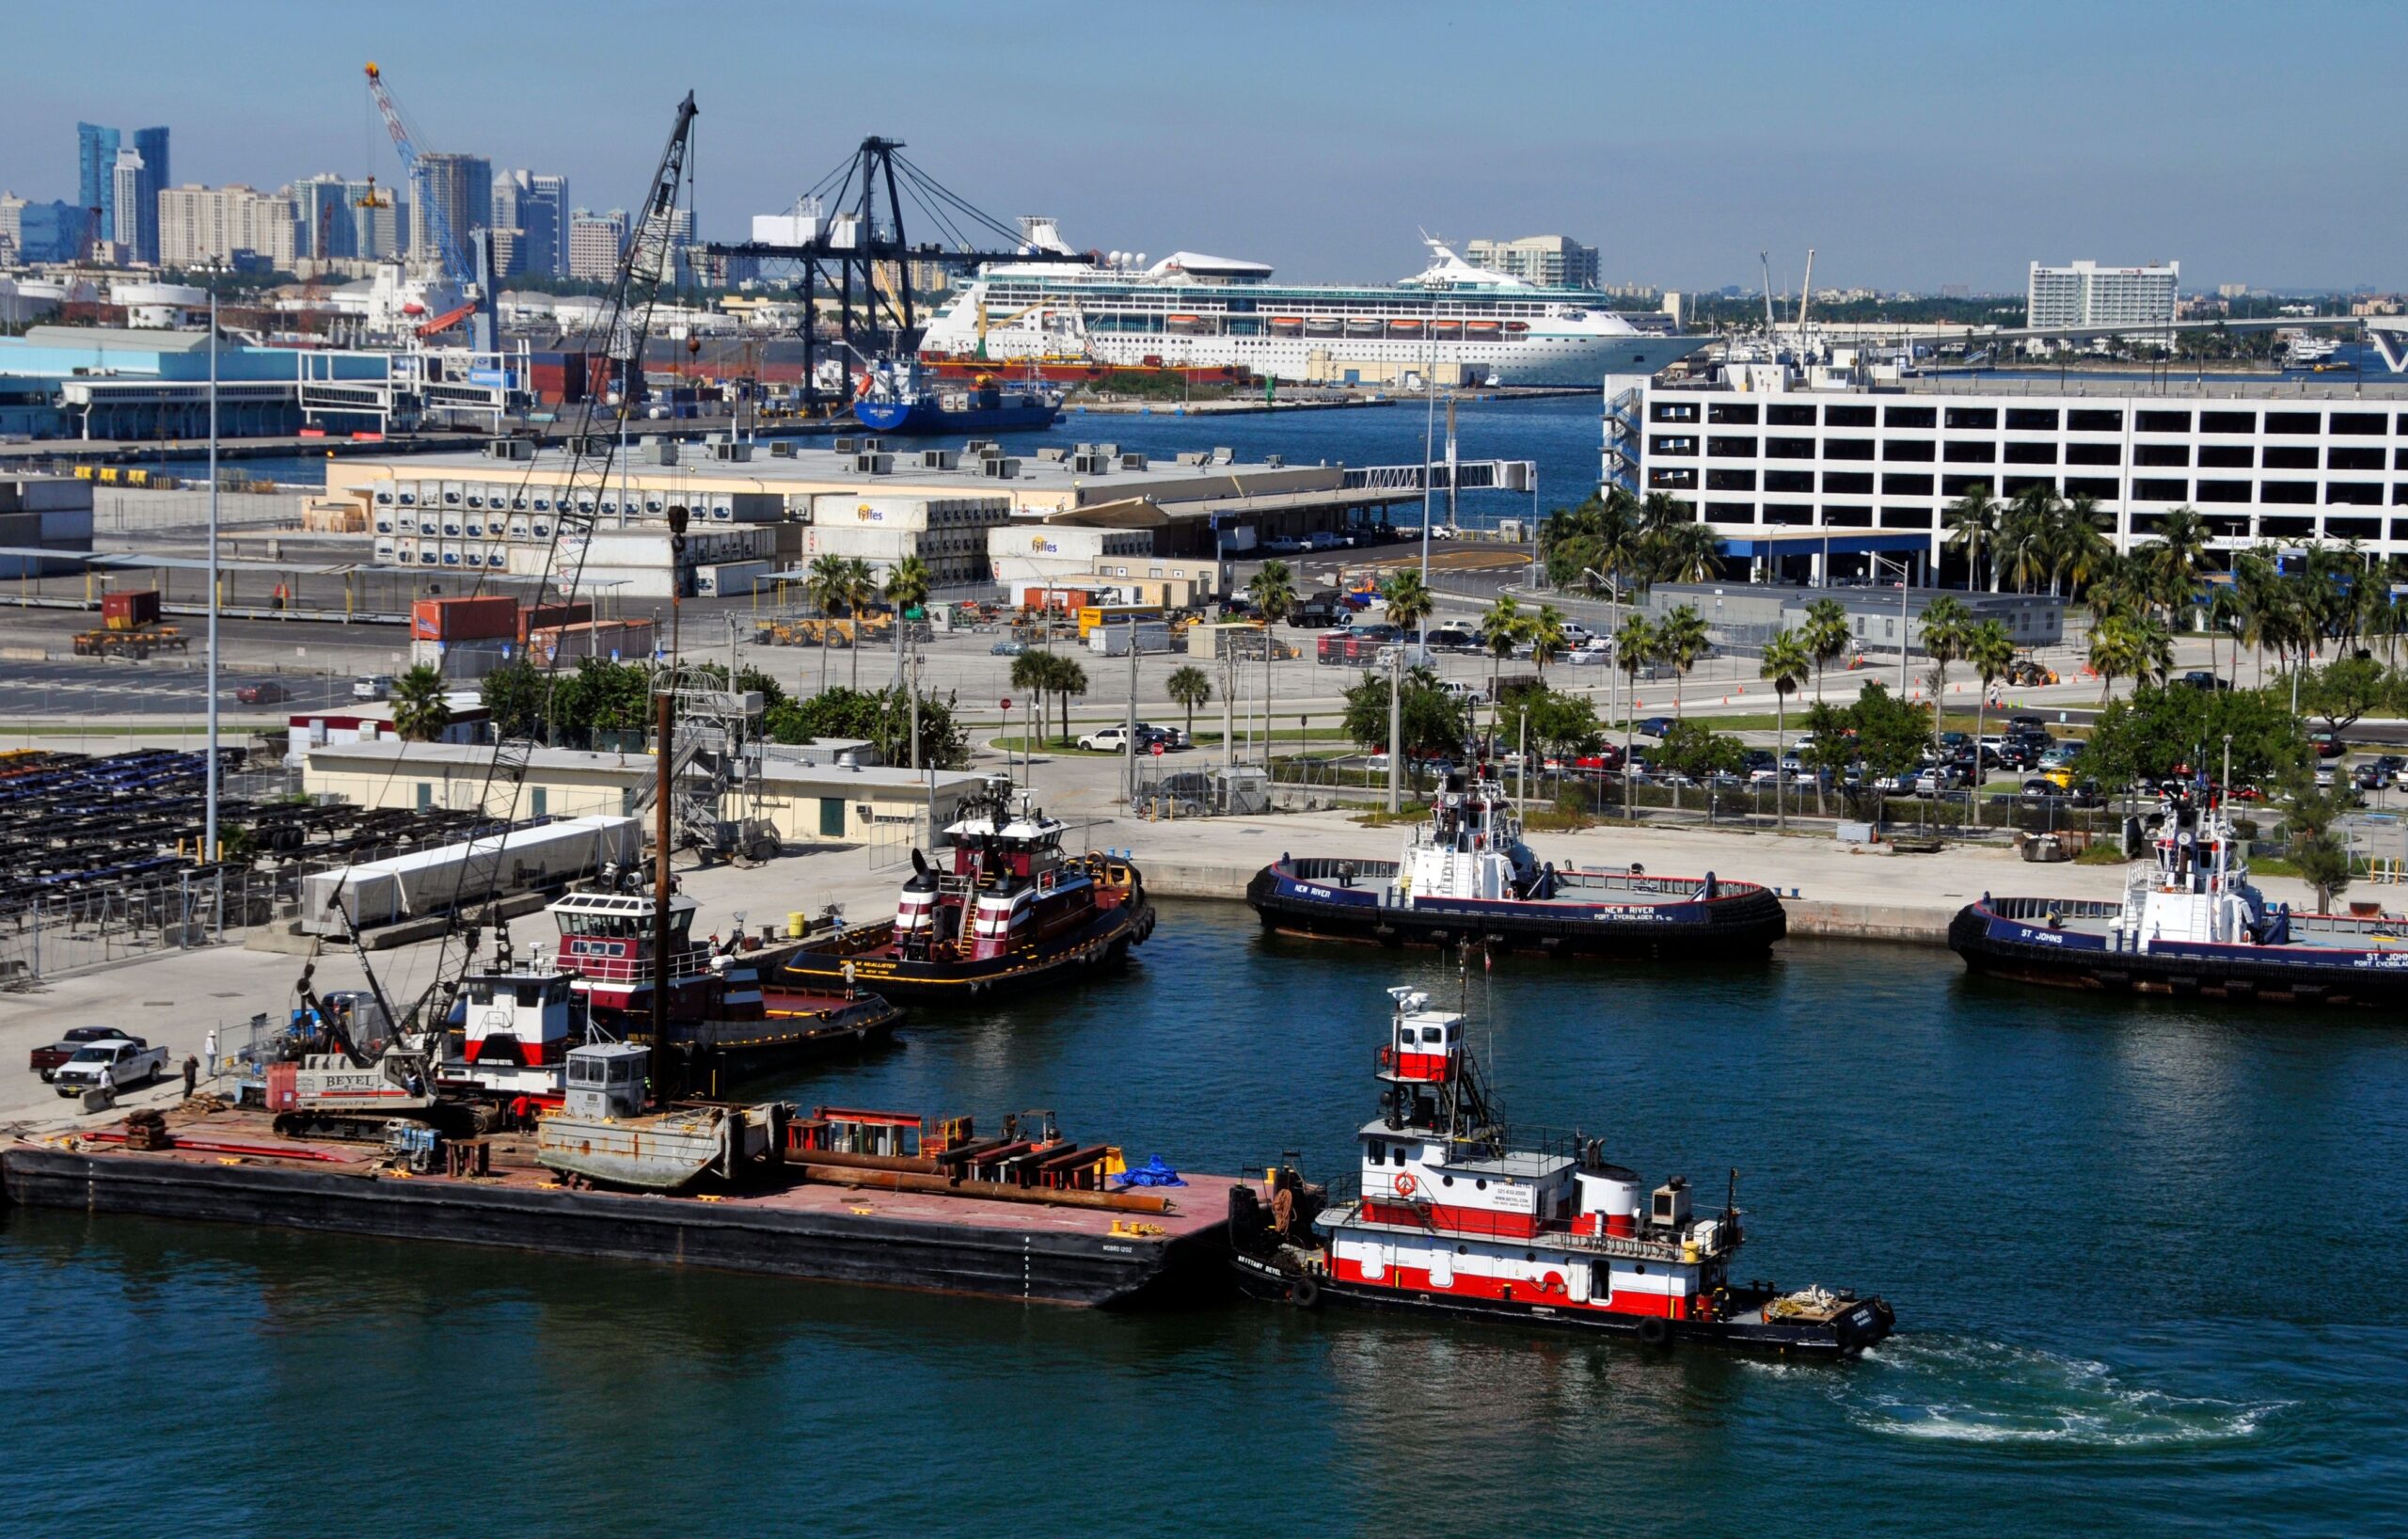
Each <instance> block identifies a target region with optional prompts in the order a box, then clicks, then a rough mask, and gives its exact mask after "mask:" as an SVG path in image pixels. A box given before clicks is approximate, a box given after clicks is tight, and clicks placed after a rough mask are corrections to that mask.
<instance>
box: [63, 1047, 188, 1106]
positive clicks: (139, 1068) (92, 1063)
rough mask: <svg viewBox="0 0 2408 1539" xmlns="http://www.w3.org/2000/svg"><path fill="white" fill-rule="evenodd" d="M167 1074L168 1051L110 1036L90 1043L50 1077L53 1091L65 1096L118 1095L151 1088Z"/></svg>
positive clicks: (78, 1050)
mask: <svg viewBox="0 0 2408 1539" xmlns="http://www.w3.org/2000/svg"><path fill="white" fill-rule="evenodd" d="M166 1071H167V1050H166V1048H165V1047H145V1046H143V1045H142V1044H141V1043H140V1042H137V1041H135V1040H134V1039H132V1038H129V1037H107V1038H103V1039H101V1040H99V1041H94V1042H87V1043H85V1044H84V1045H83V1046H82V1047H79V1048H77V1049H76V1050H75V1055H74V1056H73V1057H71V1058H69V1059H68V1060H67V1061H66V1062H65V1063H63V1064H60V1065H59V1066H58V1071H57V1072H56V1073H55V1074H53V1075H51V1077H50V1084H51V1088H53V1089H55V1090H56V1091H57V1092H58V1093H59V1094H60V1095H62V1096H79V1095H82V1094H83V1093H84V1092H85V1091H87V1090H106V1091H108V1092H109V1093H110V1094H111V1095H115V1094H116V1093H117V1092H118V1091H119V1090H130V1089H132V1088H134V1087H135V1086H137V1085H149V1084H150V1083H151V1082H153V1081H154V1080H156V1079H158V1078H159V1076H160V1075H162V1074H164V1073H166Z"/></svg>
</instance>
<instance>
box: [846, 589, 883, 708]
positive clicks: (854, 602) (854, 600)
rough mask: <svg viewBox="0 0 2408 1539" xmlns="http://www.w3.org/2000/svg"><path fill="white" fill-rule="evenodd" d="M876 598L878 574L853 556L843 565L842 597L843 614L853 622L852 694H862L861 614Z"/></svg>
mask: <svg viewBox="0 0 2408 1539" xmlns="http://www.w3.org/2000/svg"><path fill="white" fill-rule="evenodd" d="M877 596H878V574H877V573H876V572H875V571H873V570H871V569H870V564H869V563H867V562H865V561H863V560H862V559H861V558H860V557H859V556H855V557H854V558H853V559H852V560H850V561H848V562H847V563H845V591H844V593H843V595H842V598H843V602H844V605H845V612H846V613H847V614H848V615H850V616H851V617H852V621H853V646H852V653H853V684H852V689H853V693H855V694H859V693H861V692H862V613H863V611H865V610H867V609H868V608H869V604H870V600H872V599H874V598H876V597H877Z"/></svg>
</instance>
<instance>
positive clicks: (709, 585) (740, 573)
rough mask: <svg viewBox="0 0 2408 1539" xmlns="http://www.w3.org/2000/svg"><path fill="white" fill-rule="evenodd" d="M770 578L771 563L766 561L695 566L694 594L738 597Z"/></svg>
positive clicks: (713, 596) (707, 596) (698, 596)
mask: <svg viewBox="0 0 2408 1539" xmlns="http://www.w3.org/2000/svg"><path fill="white" fill-rule="evenodd" d="M768 579H769V563H768V562H765V561H731V562H721V563H717V564H716V565H710V566H697V567H695V568H694V596H695V597H697V598H737V597H741V596H743V595H748V594H750V593H752V592H753V589H755V588H757V587H759V586H760V585H761V584H763V583H765V582H767V581H768Z"/></svg>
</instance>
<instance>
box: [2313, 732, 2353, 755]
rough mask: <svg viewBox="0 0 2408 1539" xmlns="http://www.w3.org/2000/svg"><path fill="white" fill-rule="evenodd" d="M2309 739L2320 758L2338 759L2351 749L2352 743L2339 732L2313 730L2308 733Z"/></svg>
mask: <svg viewBox="0 0 2408 1539" xmlns="http://www.w3.org/2000/svg"><path fill="white" fill-rule="evenodd" d="M2307 741H2308V745H2309V746H2310V747H2312V748H2314V749H2315V750H2316V756H2317V757H2318V758H2320V759H2337V758H2339V757H2340V756H2341V755H2342V754H2346V753H2348V752H2349V751H2350V745H2349V744H2348V743H2345V742H2343V741H2342V740H2341V735H2340V734H2339V733H2337V732H2311V733H2309V734H2308V735H2307Z"/></svg>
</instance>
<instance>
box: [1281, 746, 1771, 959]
mask: <svg viewBox="0 0 2408 1539" xmlns="http://www.w3.org/2000/svg"><path fill="white" fill-rule="evenodd" d="M1245 896H1246V901H1247V902H1248V903H1250V904H1252V905H1253V906H1254V910H1255V912H1257V913H1259V914H1260V915H1261V916H1262V925H1263V928H1265V929H1270V930H1276V931H1278V932H1280V933H1282V934H1287V935H1305V936H1315V937H1324V938H1339V939H1346V940H1356V941H1377V942H1380V943H1382V944H1386V945H1450V944H1457V943H1460V942H1464V941H1479V942H1481V943H1483V944H1485V945H1486V946H1487V947H1488V948H1489V949H1490V950H1491V951H1534V952H1538V953H1541V954H1543V955H1551V956H1564V957H1611V958H1633V959H1650V960H1683V961H1711V962H1714V963H1716V964H1718V965H1719V964H1724V963H1728V962H1729V961H1730V960H1732V959H1734V958H1735V957H1743V956H1748V955H1751V954H1756V953H1761V952H1764V951H1766V950H1768V949H1770V947H1771V945H1772V944H1773V943H1774V942H1775V941H1778V940H1780V939H1781V938H1782V935H1784V934H1786V933H1787V932H1788V928H1789V917H1788V914H1787V913H1786V912H1784V911H1783V910H1782V906H1781V899H1780V898H1779V897H1778V896H1774V894H1773V893H1772V892H1771V891H1770V890H1769V889H1767V888H1764V887H1760V886H1757V885H1755V884H1754V883H1752V882H1745V881H1721V880H1719V879H1718V878H1716V876H1715V875H1714V873H1713V872H1711V871H1709V872H1707V873H1706V874H1705V875H1704V877H1703V878H1693V877H1660V876H1652V875H1650V874H1648V872H1647V871H1646V870H1645V869H1644V868H1643V867H1640V866H1638V865H1633V866H1630V867H1628V868H1627V869H1624V870H1619V871H1612V870H1604V871H1584V870H1577V869H1573V868H1569V867H1558V866H1557V865H1554V864H1553V863H1552V862H1550V863H1547V864H1545V865H1541V864H1540V862H1539V859H1538V857H1537V856H1536V855H1534V854H1533V853H1531V851H1530V849H1529V846H1528V845H1526V844H1524V843H1523V842H1522V819H1521V817H1520V815H1519V814H1518V813H1517V812H1515V811H1514V808H1513V801H1512V799H1511V798H1510V797H1508V796H1507V795H1506V794H1505V789H1504V787H1503V786H1502V785H1499V784H1498V783H1497V780H1496V779H1495V778H1494V777H1493V776H1492V774H1491V772H1490V770H1489V769H1488V767H1487V766H1486V765H1484V764H1483V765H1481V766H1480V767H1479V768H1477V769H1476V770H1472V771H1470V772H1469V773H1468V774H1465V772H1462V771H1452V772H1450V773H1449V774H1448V776H1447V779H1446V784H1445V785H1444V787H1443V788H1442V789H1440V791H1439V792H1438V794H1437V796H1436V798H1435V799H1434V801H1433V802H1432V804H1431V808H1430V816H1429V817H1427V818H1424V819H1423V820H1422V821H1421V822H1420V823H1418V825H1416V826H1415V827H1414V829H1413V830H1412V832H1411V833H1407V834H1406V835H1405V840H1404V851H1403V856H1402V859H1401V860H1398V861H1394V862H1390V861H1349V860H1336V859H1324V858H1302V859H1300V858H1297V857H1295V856H1292V855H1287V854H1282V855H1281V856H1280V857H1279V858H1278V859H1277V860H1276V861H1274V862H1273V863H1271V864H1270V865H1266V866H1264V867H1263V868H1262V869H1261V870H1260V871H1259V872H1258V873H1256V875H1255V878H1254V881H1252V882H1250V883H1248V884H1247V887H1246V895H1245Z"/></svg>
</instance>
